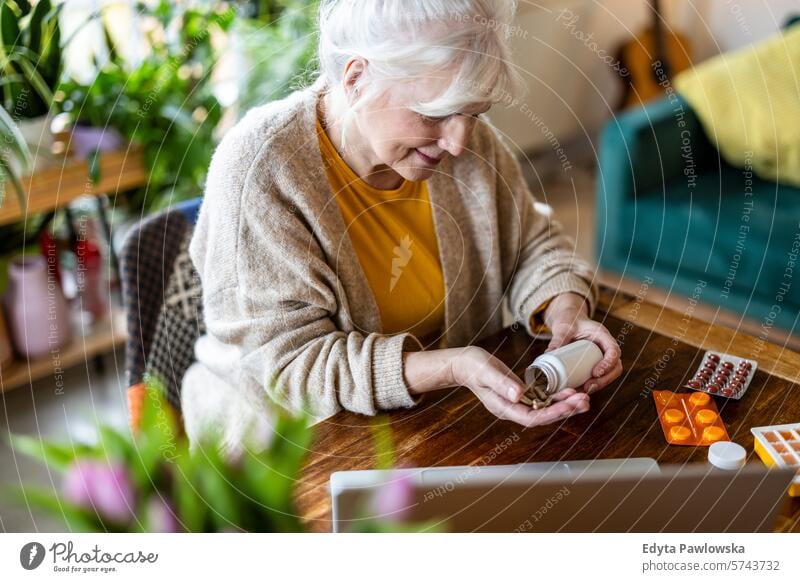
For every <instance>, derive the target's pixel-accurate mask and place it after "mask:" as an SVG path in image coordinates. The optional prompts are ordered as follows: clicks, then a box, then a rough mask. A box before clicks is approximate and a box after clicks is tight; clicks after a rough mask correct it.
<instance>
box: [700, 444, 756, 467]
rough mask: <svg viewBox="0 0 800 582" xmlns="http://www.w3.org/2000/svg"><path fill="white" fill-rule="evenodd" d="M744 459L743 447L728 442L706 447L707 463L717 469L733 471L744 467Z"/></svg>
mask: <svg viewBox="0 0 800 582" xmlns="http://www.w3.org/2000/svg"><path fill="white" fill-rule="evenodd" d="M746 458H747V451H745V450H744V447H743V446H741V445H737V444H736V443H732V442H730V441H720V442H718V443H714V444H713V445H711V446H710V447H708V462H709V463H711V464H712V465H714V466H715V467H716V468H717V469H724V470H726V471H735V470H736V469H738V468H739V467H742V466H744V463H745V459H746Z"/></svg>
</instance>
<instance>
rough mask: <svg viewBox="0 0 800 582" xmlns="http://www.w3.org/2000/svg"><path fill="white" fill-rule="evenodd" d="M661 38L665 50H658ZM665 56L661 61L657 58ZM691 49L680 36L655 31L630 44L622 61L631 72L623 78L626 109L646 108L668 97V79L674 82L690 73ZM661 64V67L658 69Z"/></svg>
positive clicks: (639, 37)
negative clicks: (648, 104)
mask: <svg viewBox="0 0 800 582" xmlns="http://www.w3.org/2000/svg"><path fill="white" fill-rule="evenodd" d="M657 34H661V40H662V43H661V44H662V47H661V50H660V51H659V50H657V44H658V42H657V41H658V38H657ZM659 52H660V53H661V55H662V56H661V58H659V57H657V55H658V54H659ZM690 52H691V45H690V44H689V40H688V39H687V38H686V37H684V36H683V35H682V34H680V33H674V32H666V31H660V32H659V33H657V31H655V30H653V29H652V28H650V29H648V30H646V31H644V32H642V33H640V34H639V35H637V36H636V38H635V39H634V40H632V41H628V42H626V43H625V44H624V45H623V46H622V48H621V49H620V53H619V55H620V56H619V60H620V63H621V64H622V67H624V69H623V70H627V71H628V75H627V76H626V77H625V78H623V82H624V84H625V90H624V95H623V99H622V107H632V106H637V105H642V104H644V103H647V102H648V101H652V100H653V99H657V98H659V97H661V96H663V95H664V92H665V87H664V86H663V85H662V82H663V81H664V78H665V77H666V79H672V78H673V77H674V76H675V75H677V74H678V73H680V72H681V71H683V70H685V69H688V68H689V67H690V66H691V64H692V61H691V59H690V58H689V55H690ZM657 63H661V66H656V64H657Z"/></svg>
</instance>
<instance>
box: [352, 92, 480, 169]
mask: <svg viewBox="0 0 800 582" xmlns="http://www.w3.org/2000/svg"><path fill="white" fill-rule="evenodd" d="M441 90H444V87H437V86H436V83H431V84H428V86H427V87H425V88H422V87H420V86H419V84H417V86H413V85H409V86H406V85H400V86H398V87H397V88H392V89H390V90H389V91H386V92H385V93H384V94H383V95H382V96H381V97H379V98H378V99H376V100H375V101H373V102H372V103H370V104H369V105H368V106H367V107H365V108H364V109H362V110H361V111H360V112H359V115H358V117H357V120H358V121H357V123H358V128H359V134H360V136H361V140H360V142H361V145H362V146H363V147H365V149H366V151H365V152H364V153H365V154H366V155H367V156H368V157H369V158H371V160H370V162H371V165H372V166H373V167H379V166H388V168H389V169H390V170H392V172H393V173H396V174H398V175H399V177H402V178H404V179H406V180H411V181H418V180H426V179H428V178H430V177H431V176H432V175H433V173H434V172H436V168H437V166H438V165H439V163H440V162H441V161H442V159H443V158H444V156H447V155H451V156H459V155H461V154H462V153H463V151H464V149H465V147H466V145H467V142H468V141H469V138H470V134H471V133H472V130H473V128H474V127H475V124H476V123H477V121H478V119H477V118H478V115H480V114H481V113H485V112H486V111H488V110H489V108H490V106H491V104H490V103H477V104H475V105H471V106H469V107H467V108H465V109H463V110H461V111H459V112H458V113H455V114H453V115H449V116H447V117H440V118H430V117H426V116H424V115H421V114H419V113H416V112H415V111H412V110H411V109H408V108H407V107H405V106H404V105H403V104H407V103H411V102H413V100H412V99H413V98H415V97H416V98H419V97H420V95H419V93H418V92H420V91H427V92H429V93H432V94H433V95H432V96H435V95H436V94H438V93H437V91H441ZM410 97H411V99H410ZM424 98H426V97H423V99H424ZM392 172H388V173H387V174H389V175H392V176H393V174H392ZM381 173H382V174H383V173H384V172H381ZM386 178H387V179H388V178H389V176H386Z"/></svg>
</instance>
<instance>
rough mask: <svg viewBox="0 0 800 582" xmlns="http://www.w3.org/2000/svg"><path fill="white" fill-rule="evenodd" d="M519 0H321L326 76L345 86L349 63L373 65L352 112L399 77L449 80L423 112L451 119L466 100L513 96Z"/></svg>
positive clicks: (417, 105)
mask: <svg viewBox="0 0 800 582" xmlns="http://www.w3.org/2000/svg"><path fill="white" fill-rule="evenodd" d="M516 4H517V3H516V0H321V1H320V9H319V68H320V76H322V77H324V79H325V81H326V83H327V85H328V86H329V87H331V88H333V90H334V91H335V90H337V89H338V88H339V87H341V81H342V76H343V75H344V70H345V66H346V64H347V62H348V61H349V60H350V59H351V58H353V57H361V58H363V59H364V60H365V61H366V62H367V68H366V71H365V73H364V74H362V75H361V77H360V78H359V79H358V84H357V88H359V90H360V91H359V100H358V103H357V104H356V105H354V106H353V109H355V108H358V107H359V106H360V105H361V104H363V103H364V102H368V101H369V100H370V99H371V98H374V97H377V96H378V95H379V94H381V93H383V91H384V90H385V89H386V88H388V87H389V86H391V85H392V84H396V83H398V82H404V81H412V80H415V79H416V80H422V81H424V80H426V79H427V80H430V79H431V78H432V77H438V78H444V77H445V76H446V77H447V78H448V79H449V80H450V82H449V85H448V87H447V89H446V90H445V91H444V92H443V93H441V94H440V95H438V96H436V97H435V98H433V100H430V101H428V102H420V101H417V102H414V103H408V104H406V106H407V107H409V108H410V109H412V110H413V111H416V112H417V113H420V114H423V115H428V116H431V117H439V116H447V115H451V114H454V113H457V112H459V111H460V110H461V109H463V108H464V107H466V106H468V105H473V104H476V103H484V102H494V103H497V102H501V101H506V100H510V98H511V97H513V96H514V95H515V94H517V93H518V92H519V90H520V87H521V86H522V84H521V82H520V77H519V74H518V73H517V72H516V69H515V68H514V65H513V64H512V62H511V49H510V46H509V40H510V38H511V36H512V34H513V31H514V29H513V27H512V24H511V22H512V19H513V17H514V14H515V12H516Z"/></svg>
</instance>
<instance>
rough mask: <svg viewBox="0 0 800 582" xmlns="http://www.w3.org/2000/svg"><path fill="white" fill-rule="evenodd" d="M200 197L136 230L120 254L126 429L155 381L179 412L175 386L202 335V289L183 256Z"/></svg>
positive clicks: (148, 220)
mask: <svg viewBox="0 0 800 582" xmlns="http://www.w3.org/2000/svg"><path fill="white" fill-rule="evenodd" d="M199 206H200V199H196V200H190V201H187V202H184V203H181V204H180V205H176V206H173V207H172V208H169V209H167V210H165V211H163V212H161V213H158V214H156V215H153V216H151V217H148V218H146V219H145V220H143V221H142V222H140V223H139V224H138V225H137V226H135V227H134V228H133V229H132V230H131V232H130V233H129V234H128V236H127V238H126V239H125V242H124V243H123V247H122V251H121V253H120V271H121V279H122V296H123V304H124V308H125V313H126V319H127V326H128V340H127V344H126V350H125V372H126V376H127V384H128V386H129V392H128V403H129V407H130V416H131V425H132V427H133V428H134V429H136V428H137V427H138V423H139V414H140V412H141V405H142V403H143V399H144V397H145V395H146V388H145V386H144V382H145V381H146V380H147V379H148V378H154V379H157V380H159V382H160V383H161V385H162V386H163V388H164V390H165V394H164V396H165V397H166V399H167V401H168V402H169V403H170V404H171V405H172V407H173V408H174V409H175V411H176V412H177V413H180V409H181V404H180V384H181V380H182V378H183V374H184V373H185V372H186V369H187V368H188V367H189V366H190V365H191V363H192V362H193V361H194V344H195V341H196V340H197V338H198V337H199V336H200V335H202V334H203V333H205V325H204V323H203V314H202V290H201V288H200V278H199V276H198V275H197V272H196V270H195V269H194V266H193V265H192V262H191V259H190V257H189V254H188V247H189V241H190V239H191V234H192V229H193V226H194V219H195V217H196V215H197V211H198V209H199Z"/></svg>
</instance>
